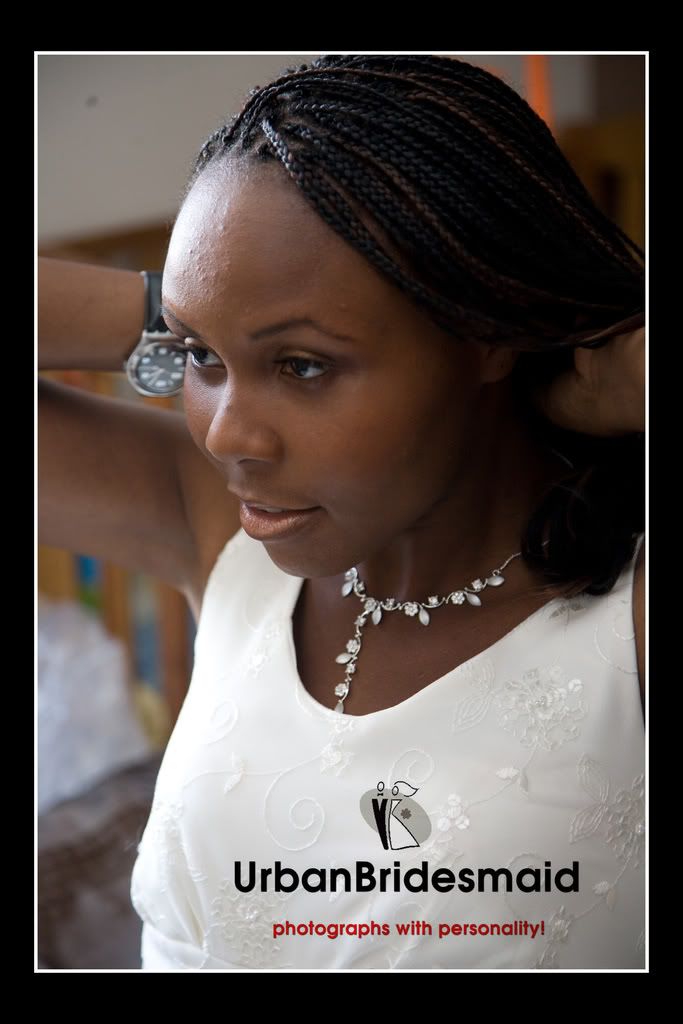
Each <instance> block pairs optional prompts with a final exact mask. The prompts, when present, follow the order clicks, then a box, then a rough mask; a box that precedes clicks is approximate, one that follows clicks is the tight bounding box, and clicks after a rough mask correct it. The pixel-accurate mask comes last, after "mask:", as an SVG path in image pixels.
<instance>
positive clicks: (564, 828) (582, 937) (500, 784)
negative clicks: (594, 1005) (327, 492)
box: [131, 530, 645, 970]
mask: <svg viewBox="0 0 683 1024" xmlns="http://www.w3.org/2000/svg"><path fill="white" fill-rule="evenodd" d="M642 539H643V535H641V536H640V537H639V542H638V546H640V543H642ZM636 553H637V552H636ZM635 559H636V554H634V556H633V559H632V560H631V562H630V563H629V564H628V565H627V566H626V567H625V568H624V571H623V572H622V574H621V576H620V578H619V580H618V581H617V583H616V584H615V586H614V588H613V589H612V590H611V591H610V593H609V594H606V595H604V596H601V597H595V596H591V595H585V594H584V595H581V596H580V597H578V598H573V599H564V598H555V599H553V600H551V601H550V602H549V603H547V604H546V605H544V606H543V607H542V608H540V609H538V610H537V611H536V612H534V613H533V614H532V615H530V616H529V617H528V618H527V619H525V620H524V622H522V623H521V624H520V625H518V626H517V627H516V628H515V629H513V630H511V631H510V632H509V633H508V634H507V635H506V636H504V637H502V638H501V639H500V640H498V641H497V642H496V643H494V644H493V645H492V646H490V647H489V648H487V649H486V650H485V651H482V652H481V653H480V654H478V655H476V656H475V657H473V658H471V659H470V660H469V661H467V662H465V663H464V664H462V665H460V666H458V667H457V668H455V669H452V670H451V671H450V672H447V673H446V675H444V676H442V677H441V678H440V679H437V680H436V681H434V682H432V683H431V684H430V685H428V686H427V687H425V688H424V689H423V690H420V691H419V692H418V693H416V694H414V695H413V696H411V697H409V698H408V699H407V700H405V701H403V702H402V703H400V704H398V705H396V706H395V707H391V708H387V709H384V710H381V711H375V712H373V713H371V714H367V715H351V714H343V715H339V714H336V713H335V712H334V711H332V710H331V709H329V708H326V707H324V706H323V705H321V704H319V703H318V701H317V700H315V699H314V698H313V697H312V696H311V695H310V694H309V693H308V692H307V691H306V690H305V689H304V687H303V685H302V682H301V680H300V678H299V675H298V672H297V667H296V651H295V647H294V640H293V630H292V613H293V611H294V608H295V606H296V603H297V599H298V596H299V592H300V589H301V586H302V584H303V579H302V578H301V577H298V576H290V575H288V574H287V573H284V572H283V571H282V570H280V569H279V568H278V567H277V566H275V565H274V563H273V562H272V561H271V560H270V558H269V556H268V554H267V552H266V550H265V547H264V546H263V545H262V544H261V543H260V542H258V541H254V540H252V539H251V538H250V537H248V536H247V534H245V532H244V531H243V530H240V531H239V532H238V533H237V534H236V535H235V536H234V537H233V538H231V539H230V541H229V542H228V543H227V545H226V546H225V548H224V549H223V551H222V552H221V554H220V556H219V558H218V559H217V561H216V564H215V566H214V568H213V570H212V573H211V576H210V578H209V581H208V584H207V588H206V593H205V597H204V603H203V607H202V612H201V617H200V621H199V623H198V628H197V635H196V640H195V662H194V669H193V673H192V679H191V683H190V687H189V690H188V694H187V697H186V699H185V702H184V704H183V707H182V710H181V713H180V716H179V718H178V721H177V724H176V726H175V729H174V732H173V735H172V736H171V739H170V741H169V743H168V746H167V749H166V751H165V755H164V759H163V763H162V765H161V769H160V772H159V776H158V780H157V784H156V789H155V795H154V801H153V806H152V809H151V812H150V817H149V821H148V823H147V826H146V829H145V831H144V834H143V836H142V839H141V842H140V845H139V846H138V856H137V860H136V863H135V867H134V871H133V877H132V883H131V896H132V900H133V905H134V907H135V909H136V910H137V912H138V914H139V915H140V917H141V918H142V920H143V935H142V967H143V969H145V970H178V969H205V970H211V969H213V970H221V969H223V970H230V969H240V970H244V969H250V968H251V969H265V970H273V969H275V970H277V969H340V968H341V969H347V970H354V969H368V968H370V969H384V970H387V969H437V970H438V969H482V968H487V969H491V968H493V969H505V968H508V969H530V968H531V969H534V968H535V969H548V968H550V969H554V968H559V969H572V968H573V969H586V968H588V969H590V968H593V969H599V968H603V969H605V968H627V969H628V968H631V969H638V968H640V969H641V970H642V969H643V968H644V957H645V954H644V948H645V932H644V929H645V881H644V842H645V835H644V832H645V824H644V820H645V808H644V781H643V777H644V726H643V714H642V709H641V702H640V693H639V685H638V670H637V661H636V647H635V639H634V627H633V618H632V588H633V572H634V567H635ZM349 613H350V615H351V614H352V613H351V610H350V612H349ZM453 613H454V616H457V614H458V609H457V608H454V609H453ZM406 625H407V626H408V625H410V626H413V625H414V623H413V622H412V621H411V622H410V624H408V623H406ZM366 628H367V629H372V628H375V627H373V626H372V624H371V623H369V624H368V626H367V627H366ZM377 628H381V626H380V627H377ZM349 635H351V631H350V633H349ZM425 639H428V632H426V633H425ZM342 678H343V669H342V670H341V672H340V681H341V679H342ZM380 784H383V786H382V785H380ZM394 786H396V790H395V792H393V793H392V790H393V789H394ZM383 801H384V802H383ZM276 863H279V865H280V866H281V868H282V869H283V870H284V869H286V868H288V869H291V871H290V872H289V873H287V872H285V874H284V876H283V884H282V885H281V886H280V889H279V890H278V889H277V888H276V886H275V883H274V870H275V865H276ZM357 864H360V865H361V869H360V870H361V874H362V872H363V871H365V872H366V875H365V877H366V878H369V879H370V880H373V879H374V881H375V888H374V889H371V890H369V891H368V890H365V889H363V882H362V878H361V880H360V881H359V879H358V878H357V876H356V870H357ZM363 865H365V866H364V868H363ZM251 866H253V867H254V878H253V879H252V878H251V877H250V868H251ZM383 867H384V868H387V869H390V870H388V871H387V872H385V874H384V878H385V879H386V884H385V885H384V886H383V887H382V886H381V885H380V877H381V876H380V869H381V868H383ZM237 868H239V877H238V873H237ZM267 868H270V869H273V872H272V873H271V874H269V875H268V876H267V878H266V881H265V882H264V884H263V885H261V884H260V881H261V870H262V869H267ZM333 868H338V869H339V868H346V869H347V875H344V874H343V873H340V872H337V875H336V880H337V884H336V886H334V887H333V885H332V876H331V869H333ZM410 868H417V869H420V871H419V872H417V873H416V872H413V875H412V876H411V877H412V878H413V879H416V880H417V884H416V885H414V886H413V888H414V889H418V891H412V890H411V889H410V888H409V887H408V886H407V884H406V882H407V879H406V872H407V871H408V869H410ZM482 868H490V869H498V870H499V874H498V875H496V876H495V878H497V879H498V880H499V882H500V884H499V887H498V891H495V890H494V885H493V877H492V875H491V874H489V875H486V874H485V873H484V874H483V875H480V874H479V871H478V869H482ZM525 868H526V869H534V868H535V869H536V872H535V873H533V872H531V871H526V872H524V871H523V869H525ZM306 869H315V870H314V871H312V872H310V873H309V875H307V876H304V872H305V871H306ZM439 869H444V871H442V873H441V875H437V876H436V878H437V880H439V879H440V880H442V881H443V879H445V880H446V883H447V884H440V883H439V882H438V881H437V882H435V872H437V871H438V870H439ZM467 869H469V872H468V870H467ZM505 869H507V871H506V870H505ZM562 869H568V870H566V871H565V873H564V874H561V876H560V880H561V881H562V880H563V881H564V883H565V889H564V890H563V889H561V888H560V887H559V884H558V879H557V873H558V872H561V871H562ZM292 872H295V873H296V874H295V875H294V874H293V873H292ZM461 872H462V874H460V873H461ZM468 878H469V879H471V880H473V884H470V885H469V889H468V883H467V879H468ZM539 879H540V881H539ZM323 880H324V882H325V885H323ZM252 881H253V882H254V884H253V885H252V886H251V887H249V883H250V882H252ZM304 881H306V882H307V884H304ZM295 882H298V884H294V883H295ZM345 882H346V884H345ZM525 882H526V883H527V884H526V887H525ZM421 883H423V884H422V888H421V889H420V884H421ZM546 883H547V884H546ZM448 885H450V888H449V887H448ZM572 887H573V891H572ZM567 889H569V890H570V891H566V890H567ZM430 931H431V934H430ZM440 933H441V934H440Z"/></svg>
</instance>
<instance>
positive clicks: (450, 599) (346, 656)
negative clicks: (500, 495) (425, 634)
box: [334, 541, 548, 714]
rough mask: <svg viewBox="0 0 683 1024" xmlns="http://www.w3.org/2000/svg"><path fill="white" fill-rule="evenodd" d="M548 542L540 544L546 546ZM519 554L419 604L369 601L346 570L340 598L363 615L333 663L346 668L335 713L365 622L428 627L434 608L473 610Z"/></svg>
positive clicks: (360, 583)
mask: <svg viewBox="0 0 683 1024" xmlns="http://www.w3.org/2000/svg"><path fill="white" fill-rule="evenodd" d="M547 543H548V541H544V542H543V546H545V545H546V544H547ZM521 553H522V552H521V551H517V552H516V554H514V555H510V557H509V558H508V559H507V560H506V561H505V562H503V564H502V565H501V566H500V567H499V568H498V569H493V570H492V571H491V573H490V574H489V576H487V577H486V578H485V579H483V580H482V579H476V580H473V581H472V584H471V586H469V587H461V588H460V589H459V590H453V591H451V593H450V594H448V595H447V596H446V597H436V596H433V597H428V598H427V601H426V602H422V601H397V600H396V598H394V597H389V598H387V599H386V600H384V601H380V600H378V599H377V598H375V597H369V596H368V595H367V594H366V592H365V584H364V583H363V581H362V580H361V579H360V577H359V575H358V570H357V569H356V568H355V567H354V568H353V569H348V570H347V571H346V572H345V573H344V583H343V585H342V588H341V592H342V596H343V597H348V596H349V595H350V594H355V595H356V597H357V598H358V599H359V600H360V601H361V603H362V605H363V611H362V612H361V613H360V615H359V616H358V618H357V619H356V621H355V623H354V625H355V632H354V635H353V637H352V638H351V639H350V640H349V641H348V642H347V644H346V650H345V651H344V652H343V653H342V654H338V655H337V657H336V658H335V661H336V662H337V664H339V665H346V671H345V674H344V681H343V682H342V683H338V684H337V686H335V688H334V693H335V696H336V697H338V698H339V700H338V701H337V705H336V707H335V709H334V710H335V711H337V712H338V713H339V714H343V713H344V701H345V700H346V698H347V697H348V695H349V690H350V688H351V676H352V675H353V673H354V672H355V671H356V662H357V661H358V655H359V654H360V650H361V645H362V643H363V638H362V632H363V627H364V626H365V625H366V624H367V622H368V620H370V622H372V623H373V625H375V626H378V625H379V624H380V622H381V621H382V615H383V613H384V612H397V611H402V612H403V613H404V614H405V615H408V616H410V617H411V618H416V619H417V620H418V621H419V622H420V623H421V624H422V625H423V626H428V625H429V623H430V621H431V618H430V612H431V611H433V609H434V608H439V607H441V605H445V604H464V603H465V601H467V602H468V603H469V604H471V605H473V606H474V607H477V608H478V607H479V606H480V605H481V600H480V598H479V594H480V593H481V591H482V590H485V589H486V587H500V586H501V585H502V584H503V583H505V577H504V576H503V575H502V572H503V569H505V567H506V566H507V565H508V563H509V562H511V561H512V559H513V558H519V556H520V555H521Z"/></svg>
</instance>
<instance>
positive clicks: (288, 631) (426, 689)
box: [282, 576, 567, 722]
mask: <svg viewBox="0 0 683 1024" xmlns="http://www.w3.org/2000/svg"><path fill="white" fill-rule="evenodd" d="M289 579H290V580H291V583H290V586H289V587H288V588H287V593H286V598H285V601H284V603H283V610H282V621H283V625H284V627H285V638H286V648H287V662H288V665H287V667H288V669H289V671H290V675H291V677H292V680H293V685H294V692H295V697H296V700H297V702H298V703H299V704H300V705H303V706H306V707H308V708H310V709H311V710H313V711H315V712H317V713H318V714H319V715H322V716H324V717H330V716H331V717H333V718H339V719H344V718H352V719H354V720H355V721H358V722H361V721H363V722H365V721H371V720H374V721H377V719H378V718H379V716H380V715H392V714H394V715H395V714H399V713H400V712H401V711H402V710H403V709H404V708H406V707H408V706H409V705H411V706H412V705H413V704H414V703H415V702H417V701H420V700H426V699H427V697H428V696H429V695H432V694H433V693H434V691H435V690H437V689H440V688H441V687H442V686H444V685H445V684H446V683H447V682H449V681H450V680H451V679H452V678H453V677H454V676H455V674H456V673H459V672H463V671H466V670H467V669H468V668H469V667H470V666H471V665H472V664H474V662H476V661H477V660H478V659H480V658H483V657H485V656H487V655H490V653H491V651H493V650H495V649H496V648H498V647H500V646H501V645H502V644H504V643H505V642H506V641H508V640H510V638H511V637H512V636H514V635H516V634H517V633H519V632H521V631H522V630H523V629H525V628H528V627H529V626H530V624H531V623H532V622H534V621H535V620H536V619H537V618H539V617H540V616H541V615H542V614H543V613H544V612H545V613H547V611H548V609H549V608H550V607H551V605H554V604H557V603H559V602H563V601H566V600H567V599H566V598H563V597H561V596H556V597H553V598H551V599H550V600H549V601H546V602H545V604H543V605H541V607H540V608H537V609H536V610H535V611H533V612H531V614H530V615H527V617H526V618H525V619H523V620H522V621H521V622H518V623H517V625H516V626H513V627H512V629H510V630H508V632H507V633H505V634H504V636H501V637H499V639H498V640H495V641H494V642H493V643H492V644H489V646H488V647H486V648H484V650H482V651H479V653H478V654H473V655H472V657H471V658H468V659H467V660H466V661H463V662H461V663H460V665H456V666H454V668H451V669H449V670H448V671H447V672H445V673H444V674H443V675H442V676H439V678H438V679H434V680H433V681H432V682H431V683H427V685H426V686H423V687H422V689H420V690H418V691H417V692H416V693H413V694H411V696H410V697H406V699H405V700H402V701H399V703H398V704H392V705H391V707H388V708H379V709H378V710H377V711H369V712H368V713H367V714H365V715H353V714H351V713H350V712H347V711H345V712H344V714H343V715H339V714H338V713H337V712H336V711H335V710H334V709H333V708H328V707H326V705H325V704H321V703H320V702H319V701H318V700H316V698H315V697H314V696H313V695H312V694H311V693H309V692H308V690H307V689H306V687H305V686H304V684H303V681H302V679H301V676H300V674H299V668H298V665H297V656H296V645H295V643H294V622H293V617H294V609H295V608H296V605H297V601H298V600H299V595H300V593H301V590H302V588H303V585H304V579H305V577H303V576H290V577H289ZM339 668H340V675H339V682H341V681H342V679H343V677H344V670H343V667H342V666H341V665H340V666H339Z"/></svg>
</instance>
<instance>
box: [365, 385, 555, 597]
mask: <svg viewBox="0 0 683 1024" xmlns="http://www.w3.org/2000/svg"><path fill="white" fill-rule="evenodd" d="M474 423H475V428H474V430H473V431H472V436H471V437H467V438H466V439H465V441H464V442H463V445H462V452H461V458H460V462H459V465H458V469H457V472H456V474H455V476H454V479H453V480H452V482H451V485H450V486H449V488H448V492H447V493H445V494H443V495H442V496H441V498H440V499H439V500H438V501H437V502H436V503H435V504H434V505H433V506H432V507H431V508H430V509H429V510H428V511H427V513H426V514H425V515H424V516H423V517H422V519H421V520H420V521H419V522H417V523H415V524H413V525H412V526H411V527H410V528H409V529H408V530H406V531H404V532H403V533H401V534H400V535H399V536H397V537H396V538H395V539H394V540H392V542H391V543H390V544H388V545H387V546H385V547H384V548H383V549H382V550H381V551H377V552H376V553H374V554H373V555H372V556H371V557H370V558H368V559H366V560H365V561H364V562H362V563H360V564H359V565H358V566H357V569H358V573H359V576H360V578H361V579H362V580H363V582H364V583H365V587H366V593H367V594H368V596H371V597H376V598H378V599H380V600H381V599H385V598H387V597H394V598H396V599H397V600H399V601H406V600H415V601H421V600H424V601H426V600H427V598H428V597H429V596H430V595H432V594H434V595H436V596H444V595H445V594H447V593H449V592H450V591H451V590H455V589H457V588H458V587H462V586H467V585H469V584H471V582H472V581H473V580H475V579H477V578H478V577H481V578H482V579H483V578H485V577H486V576H488V575H490V573H491V571H492V570H493V569H496V568H500V567H501V566H502V564H503V563H504V562H505V561H506V560H507V559H508V558H509V557H510V555H513V554H516V553H517V552H518V551H520V544H521V537H522V534H523V531H524V527H525V525H526V523H527V522H528V520H529V518H530V516H531V514H532V512H533V511H534V509H535V508H536V506H537V505H538V503H539V501H540V499H541V497H542V495H543V493H544V491H545V490H546V489H547V488H548V487H549V486H550V485H551V484H552V483H554V482H556V481H558V480H560V479H562V478H563V477H565V476H566V475H567V473H568V472H570V469H569V467H568V466H567V464H566V462H564V461H563V460H562V459H561V457H558V455H557V454H554V453H552V452H551V451H550V450H549V449H548V448H547V446H545V445H544V444H543V443H542V442H540V441H539V439H538V438H537V437H534V436H533V435H532V433H531V431H530V429H529V426H528V423H527V421H526V418H525V417H524V416H523V415H521V414H520V412H519V408H518V406H517V402H516V399H515V397H514V395H513V393H512V390H511V389H510V387H508V386H504V387H503V388H502V389H501V388H498V389H494V388H490V389H487V393H486V394H485V395H484V397H483V399H482V407H481V410H480V411H479V414H478V415H477V417H476V419H475V420H474ZM503 575H504V576H505V577H506V580H509V582H508V584H507V585H506V587H505V588H504V589H505V591H506V594H507V596H508V597H512V596H518V595H519V594H521V593H526V592H528V591H532V590H534V589H535V588H537V589H538V588H539V584H540V582H541V581H540V579H539V578H538V577H537V576H535V575H534V573H533V572H532V571H531V570H530V569H529V568H528V567H527V566H526V565H524V563H523V561H522V559H521V558H515V559H513V560H512V561H511V562H510V563H509V565H508V566H507V569H506V570H505V571H504V573H503Z"/></svg>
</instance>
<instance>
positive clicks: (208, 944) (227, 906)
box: [203, 881, 290, 968]
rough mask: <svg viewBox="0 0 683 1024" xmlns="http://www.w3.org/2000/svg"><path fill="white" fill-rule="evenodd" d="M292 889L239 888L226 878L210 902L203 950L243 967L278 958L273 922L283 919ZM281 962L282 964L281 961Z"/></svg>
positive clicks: (260, 964) (271, 962)
mask: <svg viewBox="0 0 683 1024" xmlns="http://www.w3.org/2000/svg"><path fill="white" fill-rule="evenodd" d="M289 898H290V894H289V893H275V892H260V891H254V892H240V891H239V890H238V889H235V888H234V887H233V886H231V885H230V883H229V882H227V881H224V882H222V883H221V885H220V886H219V891H218V894H217V895H216V896H215V897H214V899H213V900H212V902H211V911H210V924H209V928H208V930H207V932H206V933H205V935H204V942H203V950H204V953H208V954H210V955H211V956H214V957H217V958H218V959H224V960H227V961H233V962H235V963H238V964H240V965H241V966H243V967H254V968H257V967H268V966H271V965H272V964H273V963H274V961H276V960H278V959H279V954H280V952H281V947H280V946H279V945H278V943H277V941H276V940H275V939H274V938H273V923H274V922H276V921H279V920H281V916H282V906H283V904H284V903H285V902H286V901H287V900H288V899H289ZM278 966H282V965H278Z"/></svg>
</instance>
